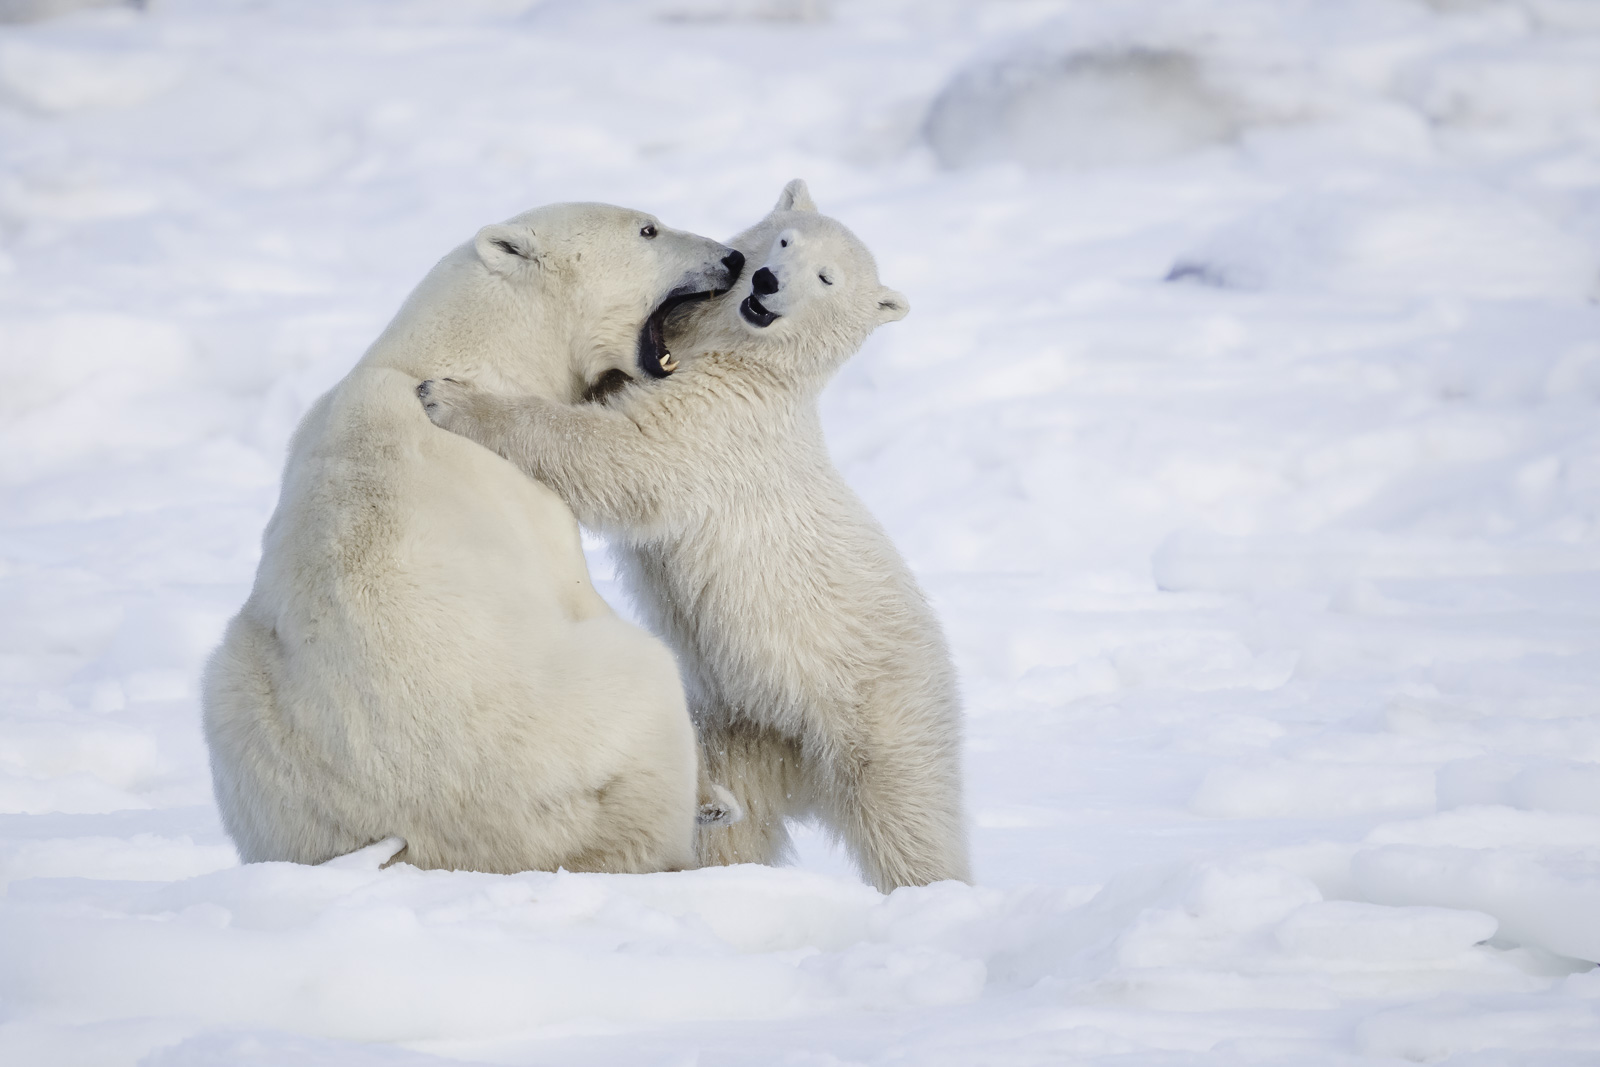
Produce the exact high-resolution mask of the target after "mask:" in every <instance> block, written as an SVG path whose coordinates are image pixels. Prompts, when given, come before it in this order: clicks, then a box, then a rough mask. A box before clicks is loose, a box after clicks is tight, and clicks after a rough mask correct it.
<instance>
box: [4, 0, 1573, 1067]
mask: <svg viewBox="0 0 1600 1067" xmlns="http://www.w3.org/2000/svg"><path fill="white" fill-rule="evenodd" d="M78 7H85V8H86V9H84V10H74V11H71V12H70V13H67V14H63V15H61V16H60V17H56V18H49V19H40V20H39V21H31V22H14V23H7V24H4V25H0V367H3V368H4V371H5V374H6V381H7V388H6V389H5V390H4V392H3V393H0V603H4V605H5V608H6V610H4V611H0V885H3V890H4V896H3V897H0V1062H5V1063H8V1064H9V1063H18V1064H23V1063H26V1064H44V1065H52V1067H53V1065H58V1064H59V1065H72V1064H85V1065H87V1064H93V1065H97V1067H98V1065H121V1064H126V1065H133V1064H148V1065H151V1067H201V1065H221V1064H229V1065H232V1064H263V1065H265V1064H280V1063H291V1062H292V1063H304V1064H311V1065H317V1064H329V1065H332V1064H338V1065H341V1067H344V1065H355V1067H366V1065H380V1064H382V1065H387V1064H394V1065H418V1067H420V1065H424V1064H440V1063H450V1062H471V1063H480V1062H481V1063H508V1064H553V1063H561V1064H595V1065H602V1064H629V1065H634V1064H652V1065H654V1064H660V1065H672V1067H681V1065H687V1064H701V1065H705V1067H709V1065H712V1064H719V1065H720V1064H728V1065H733V1064H788V1065H791V1067H842V1065H847V1064H848V1065H855V1064H892V1063H906V1064H918V1065H940V1064H949V1065H952V1067H954V1065H969V1064H977V1063H982V1064H993V1065H996V1067H1010V1065H1025V1064H1047V1063H1050V1064H1053V1063H1062V1062H1074V1063H1087V1064H1102V1063H1103V1064H1112V1063H1117V1064H1171V1063H1190V1062H1201V1061H1203V1062H1218V1063H1238V1064H1290V1063H1292V1064H1296V1065H1301V1064H1349V1063H1355V1062H1359V1061H1365V1060H1377V1061H1385V1060H1387V1061H1390V1062H1393V1061H1396V1060H1410V1061H1419V1062H1436V1061H1447V1062H1450V1063H1452V1064H1462V1065H1490V1064H1496V1065H1498V1064H1512V1063H1514V1064H1518V1065H1533V1067H1547V1065H1548V1067H1553V1065H1561V1067H1567V1065H1571V1064H1578V1063H1584V1062H1594V1061H1596V1060H1600V971H1597V970H1596V968H1595V966H1594V961H1596V960H1600V918H1597V916H1600V906H1597V904H1600V714H1597V707H1596V703H1595V694H1596V692H1597V691H1600V418H1597V416H1600V306H1597V304H1596V300H1597V299H1600V14H1597V13H1596V12H1597V8H1596V5H1594V4H1593V3H1590V2H1588V0H1521V2H1514V0H1473V2H1467V0H1449V2H1447V0H1436V2H1433V3H1427V4H1424V3H1413V2H1408V0H1353V2H1351V3H1345V4H1338V5H1328V4H1321V3H1316V2H1314V0H1280V2H1275V3H1269V2H1266V0H1193V2H1190V3H1184V4H1170V3H1155V2H1147V0H1126V2H1122V3H1116V4H1107V3H1102V2H1096V0H1062V2H1046V0H1011V2H1004V3H1002V2H992V3H975V2H974V3H963V2H956V0H855V2H851V3H846V2H844V0H833V2H831V3H829V2H826V0H615V2H609V3H600V4H584V3H579V2H576V0H545V2H542V3H541V2H538V0H466V2H458V3H446V2H444V0H397V2H390V3H382V4H380V3H377V2H375V0H352V2H348V3H342V4H338V5H328V4H320V3H315V2H313V0H271V2H257V0H206V2H201V0H164V2H162V0H158V2H155V3H152V4H150V5H149V8H148V10H145V11H138V10H135V9H134V8H133V7H130V6H122V7H117V6H111V5H105V6H99V7H96V6H93V5H79V4H75V3H56V4H50V3H30V4H11V5H0V16H3V17H4V18H11V19H20V18H23V17H24V16H27V17H30V18H31V17H34V16H36V15H42V14H47V13H49V12H50V11H51V10H57V11H62V10H66V9H68V8H78ZM0 21H3V19H0ZM795 176H803V177H805V178H807V179H808V180H809V182H810V184H811V188H812V191H813V193H814V195H815V196H816V198H817V199H818V201H819V203H820V204H821V205H822V207H823V208H824V210H827V211H829V212H830V213H833V214H836V215H838V216H839V217H841V218H842V219H843V220H845V221H846V222H847V223H848V224H849V225H850V226H851V227H852V228H853V229H855V230H856V231H857V232H858V233H860V234H861V235H862V236H863V237H864V238H865V239H866V240H867V242H868V243H869V244H870V245H871V246H872V247H873V248H874V249H875V250H876V252H877V254H878V257H879V260H880V266H881V269H882V275H883V277H884V279H885V281H886V282H887V283H889V284H892V285H894V286H895V287H897V288H900V289H902V290H903V291H905V292H906V293H907V294H908V296H909V297H910V300H911V304H912V314H911V316H910V317H909V318H908V319H907V320H906V321H905V322H902V323H897V324H894V325H891V326H889V327H886V328H884V329H883V330H882V331H880V332H879V334H878V335H877V336H875V337H874V338H873V339H872V340H871V341H870V342H869V344H868V346H867V348H866V349H865V350H864V351H863V352H862V353H861V355H860V356H859V357H857V358H856V359H855V360H854V361H852V363H851V364H850V365H849V366H848V367H847V368H846V369H845V371H844V372H843V374H842V375H841V376H840V378H839V380H838V381H837V382H836V383H835V384H834V385H833V386H832V387H830V389H829V391H828V393H827V395H826V397H825V401H824V409H825V410H824V414H825V418H826V422H827V427H828V432H829V439H830V443H831V446H832V448H833V450H834V453H835V455H836V457H837V459H838V461H839V463H840V465H841V467H842V468H843V470H844V471H845V472H846V474H847V476H848V477H849V479H850V480H851V482H852V483H853V484H854V485H855V486H856V487H857V489H858V490H859V491H860V492H861V493H862V495H863V496H864V497H865V498H866V499H867V501H868V502H869V504H870V505H871V507H872V508H873V510H874V511H875V513H876V514H877V515H879V516H880V518H881V519H882V520H883V522H884V524H885V525H886V526H887V528H888V529H889V531H890V532H891V534H892V535H893V536H894V538H895V540H896V542H897V543H898V544H899V545H900V546H901V548H902V550H903V551H904V552H905V554H906V556H907V558H908V559H909V560H910V562H911V564H912V566H913V567H914V568H915V569H916V571H917V573H918V575H919V577H920V578H921V580H922V581H923V583H924V584H925V586H926V588H927V589H928V591H929V593H930V596H931V597H932V599H933V601H934V603H935V605H936V607H937V608H938V610H939V612H940V614H941V616H942V618H943V619H944V621H945V623H946V626H947V628H948V630H949V634H950V637H951V642H952V645H953V648H954V650H955V655H956V657H957V661H958V665H959V667H960V670H961V673H962V678H963V684H964V689H965V693H966V702H967V708H968V722H967V737H968V744H967V768H968V779H969V787H970V788H969V807H970V811H971V818H972V835H973V844H974V851H975V866H976V875H977V883H978V884H977V885H975V886H972V887H966V886H960V885H953V884H941V885H935V886H930V887H926V888H919V889H905V890H901V891H898V892H896V893H894V894H892V895H890V896H887V897H885V896H881V895H879V894H877V893H876V892H874V891H872V890H871V889H869V888H867V887H866V886H864V885H863V884H861V883H860V881H859V880H858V879H857V878H856V877H855V875H854V873H853V872H852V870H851V869H850V866H849V864H848V861H847V860H846V859H845V858H844V857H843V856H842V855H841V854H840V853H839V852H838V851H837V850H836V849H835V848H834V847H833V846H832V845H831V844H830V843H829V842H828V841H827V840H826V839H825V838H824V837H823V836H822V835H821V834H819V833H818V832H816V831H815V830H811V829H804V830H802V832H801V834H800V842H801V848H800V859H799V863H798V864H797V865H796V866H793V867H789V868H784V869H765V868H754V867H738V868H727V869H713V870H705V871H693V872H684V873H670V874H656V875H646V876H628V877H623V876H600V875H583V874H571V873H564V872H560V873H548V872H529V873H526V874H521V875H516V876H510V877H504V876H491V875H483V874H476V873H471V872H439V871H419V870H415V869H413V868H410V867H408V866H406V865H404V864H399V865H395V866H392V867H384V866H382V864H383V862H384V861H385V860H386V859H387V858H388V855H389V854H390V852H392V849H393V845H392V844H388V845H385V844H380V845H376V846H373V847H372V848H370V849H367V850H363V851H362V852H361V853H357V854H355V855H353V856H350V857H345V858H342V859H340V860H338V861H335V862H333V863H330V864H326V865H324V866H322V867H318V868H305V867H294V866H289V865H279V864H263V865H255V866H250V867H241V866H240V865H239V864H238V862H237V857H236V855H235V853H234V851H233V849H232V846H231V845H230V844H229V843H228V841H227V839H226V837H225V835H224V834H223V833H222V831H221V828H220V825H219V823H218V820H217V814H216V810H215V807H214V805H213V803H212V800H211V796H210V782H209V774H208V771H207V766H206V753H205V748H204V744H203V742H202V740H201V738H200V734H199V729H198V703H197V695H196V678H197V674H198V671H199V667H200V664H201V663H202V662H203V660H204V657H205V655H206V654H207V653H208V651H209V650H210V649H211V648H212V647H213V646H214V644H215V643H216V641H217V639H218V637H219V634H220V632H221V628H222V625H223V624H224V623H225V621H226V620H227V618H228V617H229V615H230V614H231V613H232V612H233V611H234V610H235V609H236V608H237V607H238V605H239V604H240V602H241V601H242V600H243V598H244V595H245V592H246V590H247V589H248V586H249V582H250V580H251V577H252V574H253V570H254V566H255V561H256V558H257V545H258V543H259V536H260V532H261V529H262V526H263V525H264V523H265V521H266V517H267V515H268V514H269V513H270V510H271V508H272V505H273V502H274V499H275V495H276V491H277V481H278V474H279V470H278V468H279V464H280V463H281V460H282V457H283V454H284V449H285V443H286V441H287V438H288V435H289V433H290V432H291V431H292V429H293V427H294V425H295V423H296V421H297V420H298V418H299V416H300V415H301V414H302V413H303V412H304V411H305V409H306V408H307V406H308V405H309V404H310V403H311V402H312V400H314V399H315V397H316V396H317V395H318V394H319V393H320V392H321V391H322V390H323V389H325V388H326V387H327V386H328V385H330V384H331V383H332V382H334V381H336V380H337V379H338V378H339V377H340V376H341V375H342V374H343V373H344V371H345V369H346V368H347V367H348V366H349V365H350V364H351V362H353V360H354V359H355V358H356V357H357V356H358V355H359V353H360V352H361V350H362V349H363V348H364V346H365V345H366V344H367V343H368V342H369V341H370V340H371V339H372V338H373V337H374V336H375V335H376V333H377V331H378V330H379V329H380V328H381V326H382V325H383V323H384V322H385V321H386V320H387V318H388V316H389V315H390V314H392V312H393V310H394V309H395V307H396V306H397V305H398V303H399V301H400V299H401V298H402V297H403V296H404V295H405V293H406V292H407V291H408V290H409V288H410V287H411V286H412V285H413V284H415V282H416V281H417V280H418V279H419V278H420V277H421V276H422V274H423V273H424V272H425V271H426V270H427V268H428V267H429V266H430V265H431V264H432V263H433V261H434V260H435V259H437V257H438V256H439V255H441V254H442V253H443V252H444V251H445V250H447V249H448V248H450V247H452V246H453V245H455V244H457V243H459V242H460V241H461V240H463V239H465V238H466V237H467V236H468V235H470V234H471V233H472V232H473V231H474V229H475V228H476V227H477V226H479V225H481V224H482V223H484V222H487V221H491V220H494V219H498V218H503V217H505V216H508V215H510V214H512V213H514V212H516V211H519V210H521V209H524V208H526V207H529V206H532V205H536V204H540V203H546V202H551V201H556V200H563V199H599V200H606V201H611V202H615V203H623V204H628V205H632V206H637V207H640V208H643V209H647V210H650V211H654V212H657V213H658V214H660V215H661V217H662V218H663V219H665V220H666V221H668V222H669V223H671V224H673V225H675V226H683V227H687V228H690V229H693V230H697V231H699V232H703V233H708V234H712V235H717V236H726V235H728V234H731V233H733V232H736V231H737V230H739V229H740V228H742V227H743V226H745V225H747V224H748V223H749V222H750V221H752V220H753V219H755V218H756V217H758V216H759V215H760V214H761V213H763V212H764V211H765V210H766V209H767V208H768V207H769V206H770V204H771V202H772V201H773V199H774V198H775V197H776V195H777V193H778V190H779V188H780V187H781V186H782V184H783V182H785V181H786V180H788V179H789V178H792V177H795ZM588 547H589V549H590V562H591V567H592V569H593V570H594V572H595V574H596V577H597V580H598V581H599V583H600V585H601V587H602V589H603V590H604V591H605V592H606V593H607V595H608V596H610V597H611V598H612V599H613V600H614V601H616V602H617V603H618V604H619V607H621V608H622V609H623V610H626V605H625V604H624V603H623V602H622V600H621V597H620V595H619V593H618V590H617V589H616V586H615V582H614V581H613V579H612V571H611V566H610V564H609V562H608V561H607V559H606V555H605V551H604V546H603V545H602V544H601V543H600V542H599V541H591V542H590V543H589V545H588Z"/></svg>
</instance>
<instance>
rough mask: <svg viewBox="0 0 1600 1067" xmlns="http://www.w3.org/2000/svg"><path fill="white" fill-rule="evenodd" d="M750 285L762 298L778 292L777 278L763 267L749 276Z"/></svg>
mask: <svg viewBox="0 0 1600 1067" xmlns="http://www.w3.org/2000/svg"><path fill="white" fill-rule="evenodd" d="M750 283H751V284H752V285H754V286H755V288H756V292H758V293H760V294H761V295H762V296H771V295H772V294H773V293H776V292H777V291H778V276H777V275H775V274H773V273H772V272H771V271H770V270H768V269H767V268H765V267H762V268H761V269H760V270H758V271H756V272H755V273H754V274H752V275H750Z"/></svg>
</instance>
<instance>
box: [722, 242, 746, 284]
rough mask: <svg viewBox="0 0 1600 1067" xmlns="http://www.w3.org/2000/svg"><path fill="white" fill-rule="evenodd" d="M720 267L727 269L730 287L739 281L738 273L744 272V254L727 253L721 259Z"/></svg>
mask: <svg viewBox="0 0 1600 1067" xmlns="http://www.w3.org/2000/svg"><path fill="white" fill-rule="evenodd" d="M722 265H723V266H724V267H727V268H728V284H729V285H730V286H731V285H733V283H734V282H736V281H738V280H739V272H740V271H742V270H744V253H743V252H740V251H738V250H735V251H732V252H729V253H728V254H727V255H725V256H723V257H722Z"/></svg>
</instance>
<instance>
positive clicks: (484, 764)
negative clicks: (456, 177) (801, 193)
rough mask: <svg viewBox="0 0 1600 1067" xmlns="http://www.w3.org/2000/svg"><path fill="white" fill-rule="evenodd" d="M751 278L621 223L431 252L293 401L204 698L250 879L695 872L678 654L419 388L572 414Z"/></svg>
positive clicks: (562, 516) (579, 215)
mask: <svg viewBox="0 0 1600 1067" xmlns="http://www.w3.org/2000/svg"><path fill="white" fill-rule="evenodd" d="M743 262H744V259H743V256H742V255H740V254H739V253H737V252H735V251H733V250H732V249H729V248H727V247H725V246H723V245H721V244H718V243H717V242H715V241H712V240H709V239H707V238H704V237H697V236H695V235H693V234H688V233H683V232H681V231H677V230H670V229H668V228H666V227H664V226H662V225H661V224H660V223H659V222H658V221H657V220H656V219H654V218H652V217H650V216H648V215H644V214H641V213H639V212H635V211H628V210H624V209H622V208H617V207H610V206H606V205H601V204H561V205H555V206H551V207H545V208H540V209H537V210H534V211H529V212H527V213H525V214H522V215H518V216H517V217H515V218H513V219H511V220H510V221H508V222H506V223H504V224H500V225H493V226H487V227H485V228H484V229H482V230H481V231H479V233H478V235H477V238H476V239H475V240H473V241H471V242H469V243H467V244H465V245H463V246H461V247H460V248H457V249H456V250H455V251H453V252H451V253H450V254H449V255H447V256H445V257H444V259H443V260H441V261H440V262H439V264H438V265H437V266H436V267H434V268H433V270H432V271H431V272H430V273H429V274H428V276H427V277H426V278H424V279H423V281H422V283H421V284H420V285H418V286H417V288H416V290H415V291H414V292H413V293H412V294H411V296H410V297H409V298H408V299H407V300H406V302H405V304H404V305H403V306H402V307H401V308H400V311H399V313H398V314H397V315H396V316H395V318H394V321H393V322H391V323H390V324H389V326H388V328H387V329H385V330H384V332H383V334H382V335H381V336H380V337H379V338H378V340H377V341H376V342H375V343H374V344H373V345H372V347H371V348H370V349H368V351H367V353H366V355H365V356H364V357H363V358H362V359H361V361H360V362H359V363H358V364H357V365H356V367H355V369H354V370H352V371H351V372H350V374H349V375H348V376H347V377H346V378H345V379H344V380H343V381H342V382H340V383H339V384H338V385H336V386H335V387H334V388H333V389H332V390H331V391H330V392H329V393H328V394H327V395H325V396H323V397H322V398H321V399H320V400H318V401H317V402H316V404H315V405H313V406H312V408H311V410H310V411H309V412H308V413H307V414H306V417H305V419H304V421H303V422H302V423H301V424H300V427H299V429H298V430H297V431H296V433H295V435H294V438H293V441H292V442H291V444H290V448H289V458H288V462H287V465H286V467H285V470H284V478H283V489H282V495H281V497H280V498H279V502H278V508H277V511H276V512H275V513H274V514H273V516H272V520H271V521H270V522H269V523H268V525H267V529H266V533H265V535H264V537H263V544H262V559H261V565H260V569H259V570H258V572H257V574H256V582H255V587H254V589H253V590H252V591H251V593H250V597H249V599H248V600H247V601H246V602H245V605H244V607H243V608H242V609H241V610H240V612H239V614H238V615H237V616H236V617H235V618H234V619H233V621H232V622H231V623H230V624H229V626H228V629H227V632H226V635H225V636H224V638H223V642H222V645H221V647H220V648H218V649H217V651H216V653H215V654H214V655H213V657H212V659H211V662H210V664H209V665H208V667H207V670H206V674H205V678H204V684H203V697H202V700H203V705H204V720H205V732H206V740H207V742H208V743H209V745H210V749H211V766H212V775H213V780H214V785H215V788H216V794H217V801H218V805H219V806H220V808H221V810H222V818H223V823H224V825H225V826H226V828H227V830H228V833H229V834H230V835H231V836H232V837H233V840H234V842H235V843H236V844H237V845H238V848H239V853H240V855H241V857H242V858H243V859H244V860H246V861H247V862H249V861H256V860H294V861H298V862H302V863H316V862H320V861H322V860H326V859H328V858H330V857H332V856H336V855H340V854H342V853H346V852H349V851H351V850H353V849H357V848H360V847H362V846H365V845H368V844H370V843H372V842H374V841H377V840H380V839H382V838H385V837H389V836H391V835H393V836H399V837H402V838H404V839H405V842H406V847H405V850H404V852H403V853H402V855H401V858H403V859H405V860H406V861H407V862H409V863H413V864H416V865H418V866H421V867H446V868H468V869H473V870H479V871H498V872H510V871H520V870H529V869H544V870H553V869H555V868H557V867H566V868H568V869H569V870H606V871H649V870H662V869H670V868H680V867H684V866H687V865H689V864H691V862H692V861H693V844H694V834H695V822H696V780H697V770H696V762H697V756H696V749H695V743H694V733H693V727H692V725H691V723H690V720H689V717H688V713H687V710H686V708H685V705H684V698H683V691H682V685H681V683H680V681H679V678H678V673H677V669H676V666H675V664H674V662H673V659H672V656H671V655H670V653H669V652H668V651H667V649H666V648H665V647H664V646H663V645H662V644H661V643H660V642H659V641H657V640H655V639H654V638H652V637H650V636H649V635H648V634H646V633H644V632H643V631H642V630H639V629H638V628H636V627H634V626H632V625H630V624H628V623H626V622H624V621H622V620H621V619H619V618H618V617H617V616H616V615H615V614H613V613H612V611H611V609H610V608H609V607H607V605H606V604H605V602H604V601H603V600H601V598H600V597H599V595H598V594H597V593H596V592H595V590H594V588H593V587H592V586H591V585H590V582H589V575H588V571H587V569H586V567H585V565H584V559H583V553H582V551H581V546H580V542H579V534H578V527H577V523H576V521H575V519H574V517H573V514H572V512H571V511H570V510H569V509H568V508H567V506H566V505H565V504H564V503H562V501H561V499H560V498H559V497H558V496H557V495H556V494H555V493H553V492H552V491H551V490H550V489H548V488H547V487H545V486H543V485H540V484H538V483H537V482H534V481H531V480H530V479H528V478H527V477H526V476H525V475H523V474H522V472H521V471H519V470H517V468H515V467H513V466H512V465H511V464H510V463H507V462H506V461H505V460H503V459H501V458H500V457H498V456H496V455H494V454H493V453H490V452H486V451H485V450H483V449H482V448H479V447H478V446H477V445H475V444H473V443H472V442H470V441H467V440H464V439H463V438H460V437H457V436H455V435H453V434H448V433H444V432H442V431H440V430H439V429H437V428H436V427H434V426H433V425H432V424H431V423H430V422H429V421H428V419H427V417H426V416H425V415H424V414H423V412H422V411H421V409H420V408H419V407H418V406H417V399H416V387H417V382H418V381H420V380H421V379H424V378H430V377H439V376H441V375H446V374H453V375H470V376H471V377H473V378H475V379H477V380H479V381H482V382H485V383H487V384H490V385H491V386H492V387H494V388H497V389H502V390H510V391H516V392H522V393H530V394H533V395H536V396H542V397H547V398H549V399H550V400H552V402H572V401H575V400H576V399H578V397H579V396H580V394H581V393H582V392H583V391H584V389H585V388H586V386H588V385H590V384H592V383H594V382H595V381H597V380H599V379H601V378H602V377H604V376H605V375H606V374H607V372H609V371H613V370H616V369H619V368H622V367H629V368H631V367H634V366H636V365H638V364H640V363H643V364H645V365H652V364H653V365H659V363H660V361H661V359H662V358H663V357H664V349H662V348H661V335H662V323H663V322H664V320H665V318H666V315H667V313H668V312H669V311H670V310H671V309H672V308H673V307H675V306H676V305H677V304H679V303H681V302H683V301H685V300H688V299H692V298H694V297H697V296H700V297H705V296H709V295H711V293H712V292H713V291H717V290H725V289H727V288H729V287H730V286H731V285H732V284H733V282H734V280H735V279H736V278H737V276H738V274H739V271H740V269H741V267H742V266H743ZM669 365H670V364H669Z"/></svg>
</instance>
